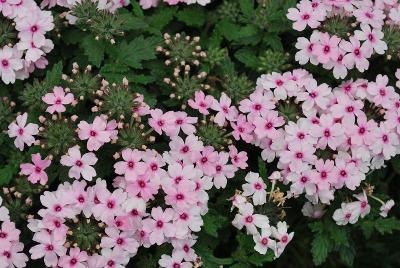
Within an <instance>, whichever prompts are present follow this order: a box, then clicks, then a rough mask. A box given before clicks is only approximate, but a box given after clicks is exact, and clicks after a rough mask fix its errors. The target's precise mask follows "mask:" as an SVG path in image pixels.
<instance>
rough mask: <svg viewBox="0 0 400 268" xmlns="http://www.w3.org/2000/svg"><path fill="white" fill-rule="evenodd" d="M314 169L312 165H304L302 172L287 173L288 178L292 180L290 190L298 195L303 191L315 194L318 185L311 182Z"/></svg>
mask: <svg viewBox="0 0 400 268" xmlns="http://www.w3.org/2000/svg"><path fill="white" fill-rule="evenodd" d="M313 173H314V172H313V171H312V170H311V169H310V166H308V165H303V167H302V170H301V172H290V173H288V174H287V175H286V180H287V181H289V182H291V185H290V192H291V194H293V195H294V196H298V195H300V194H302V193H303V192H306V194H307V195H313V194H315V193H316V191H317V187H316V185H315V184H314V183H312V182H311V180H312V176H313Z"/></svg>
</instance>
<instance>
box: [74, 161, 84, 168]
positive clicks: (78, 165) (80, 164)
mask: <svg viewBox="0 0 400 268" xmlns="http://www.w3.org/2000/svg"><path fill="white" fill-rule="evenodd" d="M75 165H76V166H77V167H81V166H83V163H82V161H81V160H76V162H75Z"/></svg>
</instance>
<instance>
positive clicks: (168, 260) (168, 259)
mask: <svg viewBox="0 0 400 268" xmlns="http://www.w3.org/2000/svg"><path fill="white" fill-rule="evenodd" d="M158 264H159V265H160V267H165V268H177V267H179V268H191V267H193V265H192V264H191V263H190V262H185V261H183V256H182V254H177V253H175V254H174V253H173V254H172V256H168V255H166V254H163V255H161V259H160V260H159V261H158Z"/></svg>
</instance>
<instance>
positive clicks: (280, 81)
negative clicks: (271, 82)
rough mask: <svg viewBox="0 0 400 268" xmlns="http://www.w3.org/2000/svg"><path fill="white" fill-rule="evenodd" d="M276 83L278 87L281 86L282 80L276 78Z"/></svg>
mask: <svg viewBox="0 0 400 268" xmlns="http://www.w3.org/2000/svg"><path fill="white" fill-rule="evenodd" d="M276 85H277V86H278V87H280V86H282V85H283V81H282V80H280V79H279V80H276Z"/></svg>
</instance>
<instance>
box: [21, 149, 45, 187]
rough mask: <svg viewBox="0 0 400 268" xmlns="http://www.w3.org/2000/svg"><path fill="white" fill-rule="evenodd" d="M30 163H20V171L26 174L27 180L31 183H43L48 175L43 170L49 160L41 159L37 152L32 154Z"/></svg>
mask: <svg viewBox="0 0 400 268" xmlns="http://www.w3.org/2000/svg"><path fill="white" fill-rule="evenodd" d="M32 163H33V164H28V163H23V164H21V165H20V168H21V173H22V174H24V175H26V176H28V180H29V181H30V182H31V183H38V182H40V184H41V185H45V184H46V183H47V181H48V176H47V173H46V172H45V171H44V170H45V169H46V168H48V167H49V166H50V164H51V160H47V159H42V157H41V156H40V154H39V153H37V154H32Z"/></svg>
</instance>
